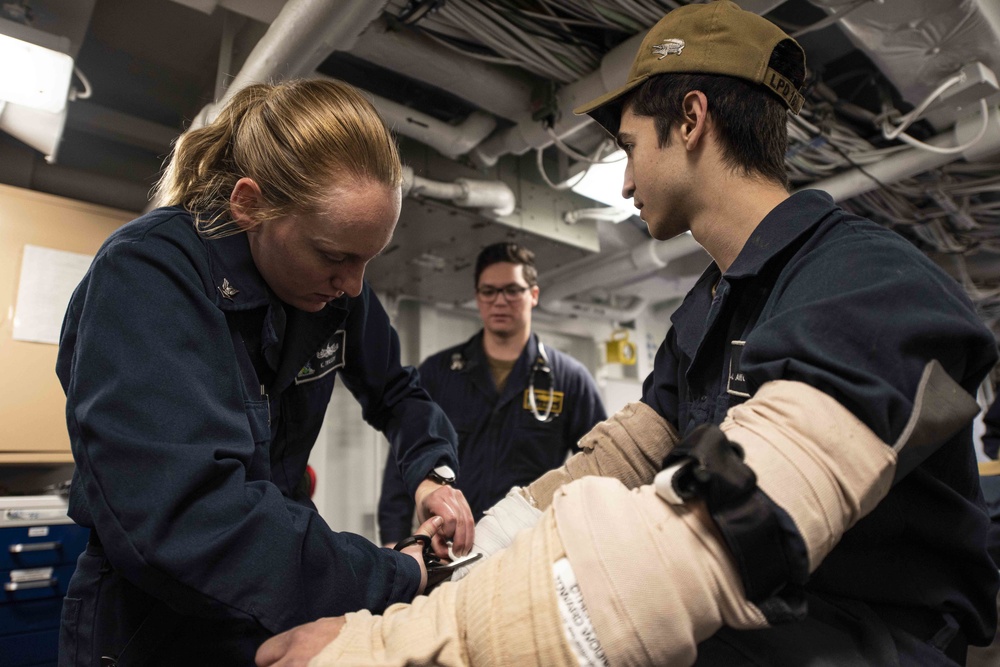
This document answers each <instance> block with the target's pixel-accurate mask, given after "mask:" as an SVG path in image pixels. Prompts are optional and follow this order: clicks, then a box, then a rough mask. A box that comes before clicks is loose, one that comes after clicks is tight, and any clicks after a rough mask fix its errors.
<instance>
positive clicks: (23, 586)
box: [3, 577, 58, 593]
mask: <svg viewBox="0 0 1000 667" xmlns="http://www.w3.org/2000/svg"><path fill="white" fill-rule="evenodd" d="M57 581H58V579H56V578H55V577H52V578H51V579H45V580H42V581H8V582H5V583H4V585H3V589H4V590H5V591H7V592H8V593H13V592H14V591H26V590H28V589H29V588H49V587H52V586H55V585H56V582H57Z"/></svg>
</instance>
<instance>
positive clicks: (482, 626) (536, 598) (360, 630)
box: [309, 512, 578, 667]
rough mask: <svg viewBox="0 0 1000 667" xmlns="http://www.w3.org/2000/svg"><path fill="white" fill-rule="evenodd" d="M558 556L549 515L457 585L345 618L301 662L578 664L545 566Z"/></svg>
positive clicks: (356, 665) (320, 665) (445, 666)
mask: <svg viewBox="0 0 1000 667" xmlns="http://www.w3.org/2000/svg"><path fill="white" fill-rule="evenodd" d="M563 556H565V552H564V551H563V549H562V546H561V544H560V543H559V535H558V533H557V531H556V528H555V519H554V517H553V514H552V512H546V513H545V514H543V515H542V517H541V519H540V520H539V522H538V523H537V524H536V525H535V527H534V528H532V529H530V530H526V531H522V532H521V533H519V534H518V536H517V537H516V538H515V539H514V542H513V544H511V546H510V547H509V548H508V549H506V550H504V551H503V552H502V553H500V554H498V555H497V556H495V557H494V558H491V559H489V560H488V561H486V562H484V563H483V564H482V565H480V566H479V567H477V568H475V569H474V570H472V572H471V573H470V574H469V576H467V577H466V578H465V579H463V580H462V581H460V582H458V583H450V582H449V583H445V584H442V585H441V586H439V587H438V588H436V589H435V590H434V591H433V592H432V593H431V594H430V595H429V596H420V597H417V598H416V599H415V600H414V601H413V603H412V604H410V605H402V604H400V605H393V606H391V607H389V609H387V610H386V612H385V614H384V615H383V616H372V615H371V614H370V613H368V612H359V613H354V614H348V615H347V623H346V624H345V625H344V628H343V630H342V631H341V633H340V636H339V637H338V638H337V639H336V640H334V641H333V642H332V643H330V644H329V645H327V647H326V648H324V649H323V651H322V652H321V653H320V654H319V655H317V656H316V657H315V658H313V659H312V660H311V661H310V662H309V667H334V666H336V667H344V666H352V667H362V666H364V667H375V666H379V667H402V666H404V665H406V666H407V667H417V666H420V665H440V666H441V667H458V666H460V665H462V666H464V665H475V666H476V667H484V666H497V667H499V666H506V665H517V666H518V667H531V666H532V665H537V666H538V667H550V666H551V667H578V665H577V662H576V659H575V657H574V656H573V654H572V653H571V651H570V649H569V645H568V643H567V640H566V635H565V632H564V630H563V627H562V619H561V617H560V614H559V610H558V604H557V601H556V593H555V585H554V583H553V577H552V563H554V562H555V561H557V560H559V559H560V558H562V557H563Z"/></svg>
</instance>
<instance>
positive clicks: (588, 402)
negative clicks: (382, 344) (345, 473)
mask: <svg viewBox="0 0 1000 667" xmlns="http://www.w3.org/2000/svg"><path fill="white" fill-rule="evenodd" d="M545 350H546V352H547V353H548V357H549V366H550V367H551V369H552V381H553V386H554V390H555V392H556V394H555V399H556V403H555V404H554V409H553V411H552V415H553V417H554V418H553V419H552V420H551V421H550V422H548V423H542V422H540V421H538V420H537V419H535V416H534V414H533V413H532V412H531V409H530V407H529V404H528V402H527V400H528V398H527V396H528V383H529V381H530V379H531V374H532V373H531V369H532V366H533V365H534V364H535V361H536V360H537V359H538V337H537V336H536V335H534V334H532V335H531V337H530V338H529V339H528V343H527V344H526V345H525V346H524V350H523V351H522V352H521V356H520V357H518V359H517V362H516V363H515V364H514V368H513V369H512V370H511V372H510V375H509V376H508V378H507V383H506V386H505V387H504V391H503V394H502V395H501V394H498V393H497V390H496V385H494V383H493V377H492V375H491V374H490V367H489V361H488V360H487V358H486V353H485V352H484V351H483V332H482V331H480V332H479V333H477V334H476V335H475V336H473V337H472V338H470V339H469V340H468V341H466V342H464V343H462V344H461V345H456V346H455V347H452V348H449V349H447V350H443V351H442V352H438V353H437V354H434V355H431V356H430V357H428V358H427V359H426V360H425V361H424V363H422V364H421V365H420V384H421V385H422V386H423V387H424V388H425V389H426V390H427V392H428V393H429V394H430V395H431V397H432V398H433V399H434V400H435V401H437V403H438V404H439V405H440V406H441V407H442V408H443V409H444V411H445V414H447V415H448V419H450V420H451V423H452V424H453V425H454V426H455V430H456V431H457V432H458V458H459V461H460V462H461V464H462V474H461V476H459V477H458V479H457V481H456V484H455V486H456V487H457V488H459V489H461V490H462V493H463V494H465V498H466V500H468V501H469V506H470V507H471V508H472V514H473V517H474V518H475V519H476V520H477V521H478V520H479V518H480V517H482V515H483V512H484V511H486V510H488V509H489V508H490V507H492V506H493V505H494V504H496V502H497V501H499V500H500V499H501V498H503V497H504V496H505V495H506V494H507V492H508V491H510V489H511V487H513V486H520V485H525V484H528V483H530V482H533V481H534V480H536V479H537V478H538V477H540V476H541V475H542V474H543V473H545V472H547V471H549V470H552V469H553V468H558V467H559V466H561V465H562V464H563V463H564V462H565V460H566V456H567V454H568V453H570V452H573V451H575V450H576V443H577V441H578V440H579V439H580V438H581V437H582V436H584V435H585V434H586V433H587V432H588V431H589V430H590V429H591V428H592V427H593V426H594V424H596V423H597V422H599V421H603V420H604V419H606V418H607V414H606V413H605V411H604V404H603V403H602V402H601V397H600V394H599V393H598V390H597V385H596V384H595V383H594V379H593V378H592V377H591V375H590V373H589V372H588V371H587V369H586V368H585V367H584V366H583V364H581V363H580V362H579V361H577V360H576V359H574V358H572V357H570V356H568V355H566V354H563V353H562V352H559V351H558V350H554V349H552V348H551V347H549V346H548V345H546V346H545ZM548 382H549V378H547V377H545V373H543V372H536V373H535V387H536V389H537V390H538V394H537V396H536V405H537V408H538V411H539V413H540V414H542V415H544V414H545V408H546V406H547V405H548V394H547V393H546V391H547V390H548V387H549V384H548ZM413 510H414V504H413V494H408V493H407V491H406V488H405V485H404V484H403V480H402V478H401V477H400V473H399V467H398V466H397V465H396V463H395V461H394V460H393V459H392V457H391V455H390V457H389V460H388V461H387V462H386V466H385V473H384V476H383V479H382V496H381V498H380V499H379V506H378V519H379V532H380V536H381V539H382V543H383V544H388V543H390V542H398V541H399V540H401V539H402V538H404V537H406V536H407V535H409V534H410V532H411V525H412V517H413Z"/></svg>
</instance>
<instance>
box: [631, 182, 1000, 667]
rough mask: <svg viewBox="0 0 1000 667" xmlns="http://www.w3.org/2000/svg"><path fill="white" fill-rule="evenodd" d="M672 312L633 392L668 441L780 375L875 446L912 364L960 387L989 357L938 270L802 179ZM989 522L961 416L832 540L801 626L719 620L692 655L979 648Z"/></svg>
mask: <svg viewBox="0 0 1000 667" xmlns="http://www.w3.org/2000/svg"><path fill="white" fill-rule="evenodd" d="M713 286H716V288H715V295H714V297H713V294H712V288H713ZM671 320H672V323H673V326H672V328H671V329H670V330H669V332H668V333H667V337H666V339H665V341H664V343H663V345H662V346H661V348H660V349H659V351H658V353H657V356H656V359H655V365H654V371H653V373H652V374H651V375H650V376H649V377H648V378H647V379H646V382H645V385H644V387H643V393H644V396H643V401H644V402H645V403H647V404H648V405H649V406H650V407H652V408H653V409H655V410H656V411H657V412H658V413H659V414H661V415H662V416H663V417H664V418H665V419H667V420H668V421H669V422H671V423H672V424H674V425H676V426H677V428H678V430H679V432H680V434H681V435H682V436H684V435H687V434H689V433H690V432H691V431H692V430H693V429H694V428H695V427H696V426H698V425H700V424H708V423H710V424H719V423H721V422H722V420H723V418H724V417H725V415H726V410H727V409H728V408H730V407H731V406H734V405H737V404H739V403H741V402H743V401H746V400H747V399H748V398H749V397H751V396H753V395H754V393H755V392H756V390H757V389H758V388H760V387H761V385H763V384H764V383H766V382H769V381H772V380H794V381H798V382H804V383H806V384H808V385H810V386H812V387H815V388H817V389H820V390H821V391H823V392H825V393H827V394H829V395H830V396H832V397H833V398H835V399H836V400H837V401H838V402H840V403H841V404H842V405H843V406H845V407H846V408H847V409H848V410H850V411H851V412H852V413H853V414H855V415H856V416H857V417H858V418H859V419H860V420H861V421H863V422H864V423H865V424H866V425H867V426H868V428H870V429H872V430H873V431H874V432H875V433H876V434H877V435H878V436H879V437H880V438H882V439H883V440H884V441H885V442H887V443H890V444H891V443H894V442H895V441H896V440H897V439H898V437H899V435H900V433H901V432H902V430H903V428H904V425H905V424H906V421H907V419H908V417H909V416H910V413H911V411H912V408H913V403H912V402H913V399H914V396H915V394H916V389H917V384H918V382H919V380H920V377H921V373H922V371H923V369H924V366H925V365H926V364H927V363H928V362H930V361H931V360H932V359H937V360H938V361H939V362H940V363H941V364H942V365H943V366H944V368H945V369H946V370H947V372H948V373H949V375H950V376H951V377H952V378H953V379H954V380H955V381H956V382H958V383H959V384H961V385H962V387H964V388H965V389H966V391H968V392H970V393H971V394H973V395H974V394H975V391H976V388H977V387H978V386H979V383H980V382H981V381H982V380H983V378H984V377H985V376H986V374H987V372H988V371H989V370H990V368H991V367H992V366H993V364H994V362H995V361H996V354H997V353H996V348H995V343H994V340H993V336H992V335H991V333H990V331H989V330H988V329H987V328H986V327H985V325H983V324H982V322H980V321H979V319H978V318H977V316H976V312H975V310H974V308H973V306H972V304H971V303H970V302H969V300H968V298H967V297H966V296H965V294H964V293H963V292H962V291H961V289H960V288H959V286H958V284H957V283H956V282H955V281H954V280H953V279H952V278H951V277H949V276H948V275H947V274H945V273H944V272H943V271H941V270H940V269H938V268H937V267H936V266H935V265H934V264H933V263H932V262H930V261H929V260H928V259H927V258H926V257H925V256H924V255H923V254H921V253H920V252H919V251H918V250H917V249H916V248H915V247H913V246H912V245H911V244H910V243H909V242H907V241H906V240H905V239H903V238H902V237H901V236H899V235H897V234H896V233H894V232H892V231H891V230H888V229H886V228H884V227H881V226H879V225H876V224H874V223H872V222H871V221H868V220H865V219H863V218H860V217H857V216H854V215H851V214H849V213H847V212H845V211H844V210H842V209H840V208H839V207H837V206H836V205H835V204H834V203H833V200H832V199H831V198H830V197H829V195H827V194H826V193H823V192H819V191H816V190H807V191H803V192H800V193H797V194H794V195H792V196H791V197H790V198H788V199H787V200H785V201H784V202H783V203H781V204H779V205H778V206H777V207H775V209H774V210H773V211H771V213H770V214H768V215H767V216H766V217H765V218H764V220H763V221H762V222H761V223H760V225H759V226H758V227H757V229H756V230H755V231H754V232H753V234H751V236H750V238H749V239H748V240H747V243H746V245H745V246H744V247H743V250H742V251H741V253H740V254H739V256H738V257H737V258H736V260H735V261H734V262H733V264H732V266H730V267H729V270H728V271H726V273H725V275H720V272H719V269H718V267H717V266H716V265H715V264H712V265H711V266H710V267H709V268H708V269H707V270H706V271H705V273H704V274H703V275H702V276H701V278H700V279H699V281H698V283H697V284H696V285H695V286H694V287H693V288H692V290H691V291H690V292H689V293H688V295H687V297H686V298H685V300H684V302H683V303H682V304H681V306H680V307H679V308H678V309H677V310H676V311H675V312H674V314H673V315H672V317H671ZM850 455H851V453H850V451H849V450H848V449H845V451H844V456H850ZM988 527H989V518H988V517H987V515H986V513H985V512H984V507H983V499H982V495H981V493H980V490H979V479H978V474H977V466H976V456H975V452H974V449H973V445H972V426H971V424H970V425H969V427H968V428H967V429H964V430H963V431H961V432H960V433H959V434H957V435H956V436H954V437H953V438H952V439H951V440H950V441H948V442H947V443H945V444H944V445H943V446H941V447H940V448H939V449H938V450H937V451H936V452H935V453H934V454H933V455H931V456H930V457H929V458H928V459H927V460H926V461H924V462H923V464H921V465H920V466H919V467H918V468H917V469H916V470H914V471H913V472H911V473H910V474H909V475H908V476H907V477H905V478H904V479H903V480H902V481H900V482H899V483H897V484H896V486H894V487H893V488H892V489H891V491H890V492H889V495H888V496H887V497H886V498H885V499H884V500H883V501H882V502H881V503H880V504H879V505H878V507H877V508H876V509H875V510H874V511H873V512H872V513H871V514H870V515H869V516H867V517H866V518H864V519H862V520H861V521H860V522H859V523H858V524H857V525H856V526H855V527H854V528H852V529H851V530H849V531H848V532H847V533H846V534H845V535H844V537H843V539H842V540H841V541H840V543H839V544H838V545H837V546H836V547H835V548H834V549H833V551H832V552H831V553H830V555H829V556H828V557H827V558H826V560H825V561H824V562H823V563H822V564H821V565H820V567H819V568H818V569H817V570H816V572H814V573H813V575H812V576H811V578H810V579H809V581H808V584H807V586H806V590H805V594H806V598H807V600H808V602H809V616H808V617H807V618H806V619H805V620H804V621H800V622H794V623H789V624H786V625H777V626H775V627H774V629H771V630H763V631H757V632H736V631H732V630H729V629H725V628H724V629H723V630H722V631H721V632H719V633H718V634H716V635H715V636H714V637H712V638H711V639H709V640H707V641H705V642H703V643H702V644H701V645H699V660H698V662H697V663H696V664H699V665H702V664H705V665H721V664H725V665H731V664H762V665H800V664H806V662H808V660H809V657H810V655H812V656H814V657H816V656H820V657H823V658H826V659H830V658H831V657H833V658H835V659H834V660H833V662H830V663H829V664H838V665H866V664H895V663H894V661H895V660H896V659H897V658H896V654H897V652H898V654H899V660H900V661H901V664H919V665H932V664H954V663H955V662H958V663H959V664H961V662H962V661H964V653H965V645H966V642H968V641H972V642H977V643H985V642H986V641H987V640H988V639H990V638H992V636H993V627H994V625H995V622H996V605H995V600H996V594H997V586H998V577H997V570H996V568H995V567H994V566H993V564H992V562H991V561H990V557H989V555H988V554H987V552H986V535H987V529H988ZM733 647H738V648H733ZM823 664H828V663H823Z"/></svg>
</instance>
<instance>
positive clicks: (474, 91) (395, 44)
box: [350, 20, 534, 120]
mask: <svg viewBox="0 0 1000 667" xmlns="http://www.w3.org/2000/svg"><path fill="white" fill-rule="evenodd" d="M350 53H351V55H352V56H357V57H358V58H361V59H362V60H365V61H367V62H370V63H374V64H375V65H378V66H379V67H383V68H385V69H387V70H390V71H392V72H395V73H397V74H402V75H403V76H407V77H409V78H411V79H415V80H417V81H423V82H424V83H427V84H430V85H432V86H435V87H437V88H440V89H441V90H446V91H448V92H449V93H451V94H452V95H455V96H457V97H460V98H461V99H463V100H466V101H467V102H470V103H471V104H472V105H474V106H476V107H478V108H480V109H483V110H485V111H487V112H488V113H491V114H493V115H495V116H500V117H501V118H506V119H507V120H515V119H518V118H521V117H522V115H523V114H524V113H525V110H526V109H529V108H530V107H531V91H532V87H533V85H534V84H533V82H532V80H531V79H530V77H529V76H528V75H527V74H525V73H522V72H520V71H518V70H515V69H514V68H511V67H496V66H494V65H490V64H488V63H484V62H482V61H479V60H475V59H473V58H462V57H456V55H455V52H454V51H452V50H451V49H449V48H446V47H444V46H441V45H439V44H437V43H436V42H434V41H432V40H431V39H429V38H427V37H425V36H423V35H420V34H418V33H417V32H415V31H413V30H391V29H389V28H388V27H387V26H386V23H385V21H383V20H377V21H375V22H373V23H372V24H371V25H370V26H368V28H367V29H365V31H364V32H363V33H361V36H360V37H359V39H358V40H357V43H356V44H355V45H354V46H353V47H352V48H351V49H350Z"/></svg>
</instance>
